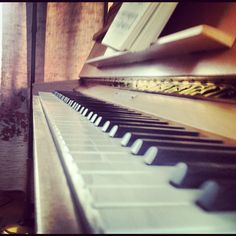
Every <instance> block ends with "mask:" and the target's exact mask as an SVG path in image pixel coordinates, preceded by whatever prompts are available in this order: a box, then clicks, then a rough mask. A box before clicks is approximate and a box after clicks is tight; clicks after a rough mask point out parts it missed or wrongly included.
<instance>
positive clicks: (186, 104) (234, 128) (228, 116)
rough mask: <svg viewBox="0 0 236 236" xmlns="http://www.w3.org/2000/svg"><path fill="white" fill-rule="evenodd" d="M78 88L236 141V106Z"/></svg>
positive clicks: (205, 132) (226, 140)
mask: <svg viewBox="0 0 236 236" xmlns="http://www.w3.org/2000/svg"><path fill="white" fill-rule="evenodd" d="M78 90H79V91H82V92H84V93H85V94H87V95H89V96H92V97H97V98H99V99H102V100H106V101H109V102H112V103H116V104H120V105H124V104H125V106H127V107H130V108H132V109H137V110H138V111H142V112H144V113H147V114H151V115H154V116H157V117H161V118H165V119H167V120H169V121H170V123H171V122H174V123H179V124H183V125H185V126H186V127H189V128H192V129H196V130H200V131H201V132H202V133H203V134H206V135H209V134H210V135H211V136H214V137H218V138H219V137H220V138H223V139H224V140H225V142H227V143H231V144H236V137H235V133H236V124H235V120H236V105H232V104H227V103H220V102H210V101H199V100H193V99H186V98H176V97H170V96H164V95H157V94H147V93H140V92H134V91H127V90H120V89H117V88H111V87H107V86H100V85H97V86H91V87H79V88H78Z"/></svg>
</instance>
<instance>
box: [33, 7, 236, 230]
mask: <svg viewBox="0 0 236 236" xmlns="http://www.w3.org/2000/svg"><path fill="white" fill-rule="evenodd" d="M194 4H196V6H195V8H196V7H199V8H201V9H205V10H206V6H208V5H209V3H194ZM204 4H206V5H205V8H204ZM220 4H222V3H220ZM212 5H213V6H214V7H215V9H218V7H223V9H224V11H225V12H226V13H227V14H224V15H222V14H221V13H220V11H215V13H212V14H213V15H214V14H218V15H214V17H213V16H212V19H213V18H214V19H216V16H218V17H219V18H217V19H218V21H217V22H218V23H219V22H220V23H219V24H220V26H222V27H223V26H224V27H225V29H228V30H230V29H231V28H230V27H229V26H230V24H232V22H233V20H234V19H235V15H236V4H235V3H227V4H224V5H221V6H220V5H219V3H214V4H212ZM186 7H187V6H186V5H184V6H183V8H182V9H181V8H178V9H177V10H176V12H175V13H174V15H173V18H174V19H180V15H181V10H182V11H183V9H185V10H186ZM189 15H190V13H189ZM203 15H204V14H203ZM178 17H179V18H178ZM194 19H195V18H194ZM181 20H182V21H183V20H184V16H183V17H182V18H181ZM181 20H179V21H177V23H173V21H174V20H172V18H171V21H170V23H169V25H167V29H165V30H167V31H168V29H169V30H170V31H171V27H175V26H176V27H177V26H178V27H179V25H181V23H182V21H181ZM188 23H189V22H188ZM192 23H193V24H195V21H194V20H192ZM178 24H179V25H178ZM168 27H169V28H168ZM178 27H177V28H178ZM177 28H176V29H177ZM178 29H179V28H178ZM231 30H233V29H231ZM231 33H232V32H231ZM235 33H236V32H235ZM105 49H106V48H105V47H104V46H103V45H101V44H100V43H99V42H96V43H95V44H94V47H93V49H92V50H91V53H90V55H89V59H91V58H94V57H96V56H100V55H103V54H104V52H105ZM135 56H136V55H131V58H132V57H133V58H132V59H135ZM235 58H236V52H235V46H234V47H232V48H230V49H219V50H212V51H206V52H199V53H195V54H186V55H176V56H175V55H173V56H171V57H169V58H168V57H167V58H153V59H150V60H147V61H146V60H139V61H138V62H137V61H136V62H132V63H130V62H129V59H127V61H125V60H124V61H122V62H120V63H117V64H114V65H113V64H112V63H109V62H111V60H112V58H110V59H109V58H108V60H107V61H108V65H103V66H95V65H93V64H89V63H85V64H84V67H83V69H82V71H81V73H80V79H79V80H78V81H65V82H62V83H61V82H60V83H56V82H55V83H45V84H34V97H33V124H34V190H35V206H36V226H37V233H94V234H96V233H108V234H109V233H157V234H162V233H163V234H164V233H236V202H235V199H236V136H235V134H236V125H235V120H236V87H235V81H236V69H235V68H236V59H235ZM118 61H119V58H118Z"/></svg>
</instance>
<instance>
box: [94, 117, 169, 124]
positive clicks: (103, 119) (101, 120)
mask: <svg viewBox="0 0 236 236" xmlns="http://www.w3.org/2000/svg"><path fill="white" fill-rule="evenodd" d="M107 121H131V122H132V121H134V122H140V121H142V122H144V123H152V122H161V123H162V124H168V122H165V121H160V120H159V119H154V118H150V117H149V116H146V115H140V116H122V117H114V116H111V115H106V116H99V117H98V118H97V120H96V123H94V124H95V126H99V127H101V126H103V125H104V124H105V123H106V122H107Z"/></svg>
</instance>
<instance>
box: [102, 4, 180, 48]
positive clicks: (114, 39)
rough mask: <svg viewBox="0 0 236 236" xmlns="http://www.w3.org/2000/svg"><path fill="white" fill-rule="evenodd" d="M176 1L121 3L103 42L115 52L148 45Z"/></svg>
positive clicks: (166, 18) (156, 34) (170, 12)
mask: <svg viewBox="0 0 236 236" xmlns="http://www.w3.org/2000/svg"><path fill="white" fill-rule="evenodd" d="M177 4H178V3H177V2H136V3H123V4H122V6H121V8H120V10H119V11H118V13H117V15H116V17H115V18H114V20H113V22H112V24H111V26H110V27H109V29H108V31H107V33H106V35H105V37H104V38H103V40H102V44H104V45H106V46H108V47H111V48H112V49H115V50H118V51H125V50H128V51H139V50H143V49H145V48H147V47H149V46H150V44H151V43H153V42H154V41H155V40H156V39H157V38H158V36H159V35H160V33H161V31H162V29H163V28H164V26H165V25H166V23H167V21H168V20H169V18H170V16H171V14H172V13H173V11H174V9H175V8H176V6H177Z"/></svg>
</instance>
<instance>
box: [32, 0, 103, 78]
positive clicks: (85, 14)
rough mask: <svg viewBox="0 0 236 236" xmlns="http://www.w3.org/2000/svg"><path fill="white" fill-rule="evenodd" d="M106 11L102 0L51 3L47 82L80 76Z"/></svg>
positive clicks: (48, 15)
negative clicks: (95, 0) (96, 0)
mask: <svg viewBox="0 0 236 236" xmlns="http://www.w3.org/2000/svg"><path fill="white" fill-rule="evenodd" d="M103 11H104V3H102V2H93V3H92V2H70V3H62V2H61V3H59V2H58V3H57V2H54V3H48V7H47V18H46V40H45V67H44V82H51V81H62V80H76V79H78V76H79V73H80V70H81V68H82V66H83V64H84V62H85V60H86V58H87V56H88V54H89V52H90V50H91V48H92V46H93V41H92V36H93V34H94V33H96V32H97V31H98V30H99V29H100V28H101V27H102V24H103ZM36 79H37V78H36ZM36 81H37V82H42V80H41V79H40V80H38V79H37V80H36Z"/></svg>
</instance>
